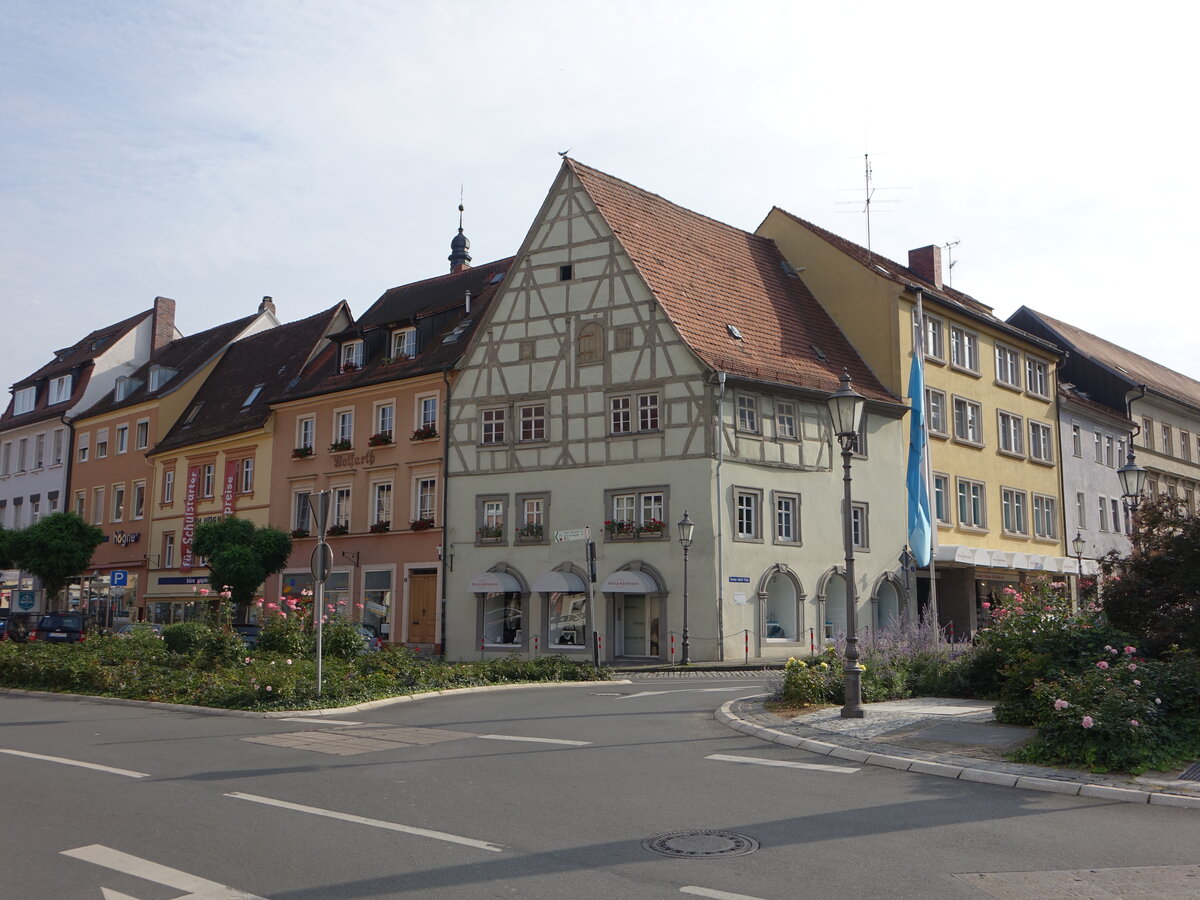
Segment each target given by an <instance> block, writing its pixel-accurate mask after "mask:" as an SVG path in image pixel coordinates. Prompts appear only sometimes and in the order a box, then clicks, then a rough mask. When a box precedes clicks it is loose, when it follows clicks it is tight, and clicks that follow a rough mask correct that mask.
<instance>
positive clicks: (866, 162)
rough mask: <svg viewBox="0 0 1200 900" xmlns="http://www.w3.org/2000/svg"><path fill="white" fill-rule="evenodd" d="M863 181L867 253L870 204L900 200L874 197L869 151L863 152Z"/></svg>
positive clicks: (849, 201) (868, 248)
mask: <svg viewBox="0 0 1200 900" xmlns="http://www.w3.org/2000/svg"><path fill="white" fill-rule="evenodd" d="M863 182H864V195H863V203H862V212H863V214H864V215H865V216H866V219H867V253H871V206H872V204H874V203H899V202H900V201H899V200H876V199H875V190H876V188H875V186H874V185H873V184H872V183H871V154H870V153H864V154H863ZM842 190H853V191H857V190H858V188H842ZM880 190H885V191H889V190H903V188H880ZM838 202H839V203H843V204H849V203H854V204H856V205H857V203H858V201H856V200H840V201H838Z"/></svg>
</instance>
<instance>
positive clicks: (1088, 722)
mask: <svg viewBox="0 0 1200 900" xmlns="http://www.w3.org/2000/svg"><path fill="white" fill-rule="evenodd" d="M1079 724H1080V725H1082V726H1083V727H1084V728H1091V727H1092V726H1093V725H1095V724H1096V721H1095V720H1094V719H1093V718H1092V717H1091V716H1084V717H1083V719H1082V720H1081V721H1080V723H1079Z"/></svg>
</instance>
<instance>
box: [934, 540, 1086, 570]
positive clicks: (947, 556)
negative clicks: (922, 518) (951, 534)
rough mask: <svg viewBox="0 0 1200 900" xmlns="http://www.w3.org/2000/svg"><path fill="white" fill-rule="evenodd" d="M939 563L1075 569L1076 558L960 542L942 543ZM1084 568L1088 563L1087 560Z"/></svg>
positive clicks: (1031, 568) (938, 551) (938, 555)
mask: <svg viewBox="0 0 1200 900" xmlns="http://www.w3.org/2000/svg"><path fill="white" fill-rule="evenodd" d="M934 559H935V560H936V561H937V562H939V563H957V564H958V565H964V566H975V567H977V568H990V569H1015V570H1017V571H1021V572H1047V573H1055V574H1058V573H1061V572H1075V571H1076V568H1075V567H1076V562H1075V560H1073V559H1070V558H1068V557H1065V556H1042V555H1040V554H1037V553H1021V552H1019V551H1018V552H1010V551H1007V550H985V549H982V548H979V547H966V546H963V545H961V544H940V545H938V547H937V550H936V551H935V552H934ZM1084 566H1085V571H1086V566H1087V563H1086V562H1085V563H1084Z"/></svg>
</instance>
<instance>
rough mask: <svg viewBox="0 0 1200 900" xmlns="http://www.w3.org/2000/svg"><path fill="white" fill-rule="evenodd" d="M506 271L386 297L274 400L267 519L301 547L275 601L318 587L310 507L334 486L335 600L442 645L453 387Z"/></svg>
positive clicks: (423, 641) (460, 271) (359, 616)
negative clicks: (448, 414)
mask: <svg viewBox="0 0 1200 900" xmlns="http://www.w3.org/2000/svg"><path fill="white" fill-rule="evenodd" d="M459 236H460V237H461V232H460V235H459ZM463 240H465V238H464V239H463ZM455 249H456V251H457V250H458V248H455ZM464 252H465V251H464ZM453 256H454V254H452V257H453ZM467 261H469V257H468V260H467ZM451 262H452V263H453V262H455V260H454V259H453V258H452V259H451ZM509 262H510V261H509V260H500V261H498V262H494V263H488V264H485V265H481V266H477V267H470V266H468V265H466V264H465V262H459V263H456V265H455V267H454V270H453V271H452V272H451V273H450V274H448V275H443V276H440V277H437V278H431V279H427V280H425V281H419V282H415V283H413V284H408V285H403V286H400V287H396V288H392V289H391V290H388V291H386V292H385V293H384V294H383V295H382V296H381V297H380V298H379V299H378V300H377V301H376V302H375V303H374V304H373V305H372V306H371V308H370V309H368V310H367V311H366V312H365V313H364V314H363V315H362V316H361V317H360V318H359V319H358V320H357V321H356V322H351V323H348V324H347V326H346V327H345V328H344V329H342V330H341V331H340V332H338V333H336V334H333V335H331V340H330V344H329V346H327V347H326V348H325V349H324V350H322V352H320V353H318V354H315V355H314V356H313V358H312V359H310V360H309V361H308V362H307V363H306V365H305V367H304V369H303V371H302V372H301V373H300V375H299V376H298V377H297V378H296V380H295V381H294V383H293V384H291V385H290V386H289V388H288V390H287V391H285V392H284V393H283V394H281V395H280V396H279V397H277V398H275V402H273V404H272V406H273V410H274V415H275V423H276V425H275V435H276V436H275V441H274V446H273V451H272V468H271V517H270V518H271V524H273V525H275V526H276V527H280V528H285V529H287V530H288V531H290V532H291V534H292V537H293V539H294V542H295V543H294V550H293V553H292V558H291V560H290V561H289V563H288V566H287V568H286V569H285V570H284V571H283V572H282V573H281V574H280V575H278V576H274V577H272V578H271V579H269V580H268V583H267V586H266V590H267V595H268V597H272V598H279V597H286V596H288V595H291V594H297V593H300V592H302V591H304V590H306V589H310V588H311V587H312V584H313V581H312V576H311V572H310V559H311V556H312V552H313V548H314V546H315V544H316V541H317V538H318V535H317V532H316V528H315V523H314V522H313V520H312V513H311V510H310V506H309V498H310V497H312V496H313V495H315V494H317V493H319V492H321V491H325V490H328V491H330V492H331V493H330V509H329V528H328V532H327V538H326V539H327V541H328V542H329V544H330V546H331V547H332V550H333V565H332V570H331V572H330V575H329V578H328V580H327V581H326V584H325V596H326V599H327V602H329V603H332V604H333V605H334V606H335V608H337V607H339V604H340V605H341V606H340V608H341V609H342V610H344V611H346V612H347V613H348V614H349V615H350V616H351V618H353V619H354V620H356V621H361V622H363V623H364V624H366V625H367V626H369V627H371V628H372V629H374V630H376V631H377V632H378V633H379V635H380V636H381V637H382V638H383V639H384V640H387V641H389V642H392V643H404V644H407V645H409V646H412V647H414V648H417V649H421V650H426V651H439V650H440V648H441V646H442V636H441V623H442V620H441V614H440V607H441V602H440V600H441V591H442V589H443V584H442V561H441V552H440V549H441V547H442V544H443V538H442V534H443V523H444V522H445V508H444V503H445V497H446V493H445V492H446V483H445V477H444V474H443V473H444V469H445V453H446V444H445V439H444V433H445V425H444V416H445V404H446V392H447V387H448V385H449V384H450V383H452V382H453V379H454V378H455V363H456V361H457V360H458V358H459V357H460V356H461V355H462V352H463V350H464V348H465V347H466V344H467V339H468V338H469V337H470V335H471V333H472V331H473V328H474V327H475V324H476V323H477V322H478V319H479V315H480V314H481V313H482V312H483V311H484V310H485V309H486V307H487V304H488V302H489V301H490V299H491V297H492V296H493V294H494V293H495V290H496V287H497V286H498V285H499V284H500V281H501V280H502V279H503V277H504V273H505V272H506V271H507V268H508V265H509Z"/></svg>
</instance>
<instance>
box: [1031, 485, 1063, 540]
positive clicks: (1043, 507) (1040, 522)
mask: <svg viewBox="0 0 1200 900" xmlns="http://www.w3.org/2000/svg"><path fill="white" fill-rule="evenodd" d="M1033 536H1034V537H1035V538H1038V539H1039V540H1044V541H1051V540H1057V539H1058V500H1057V499H1056V498H1054V497H1051V496H1050V495H1048V494H1034V495H1033Z"/></svg>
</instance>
